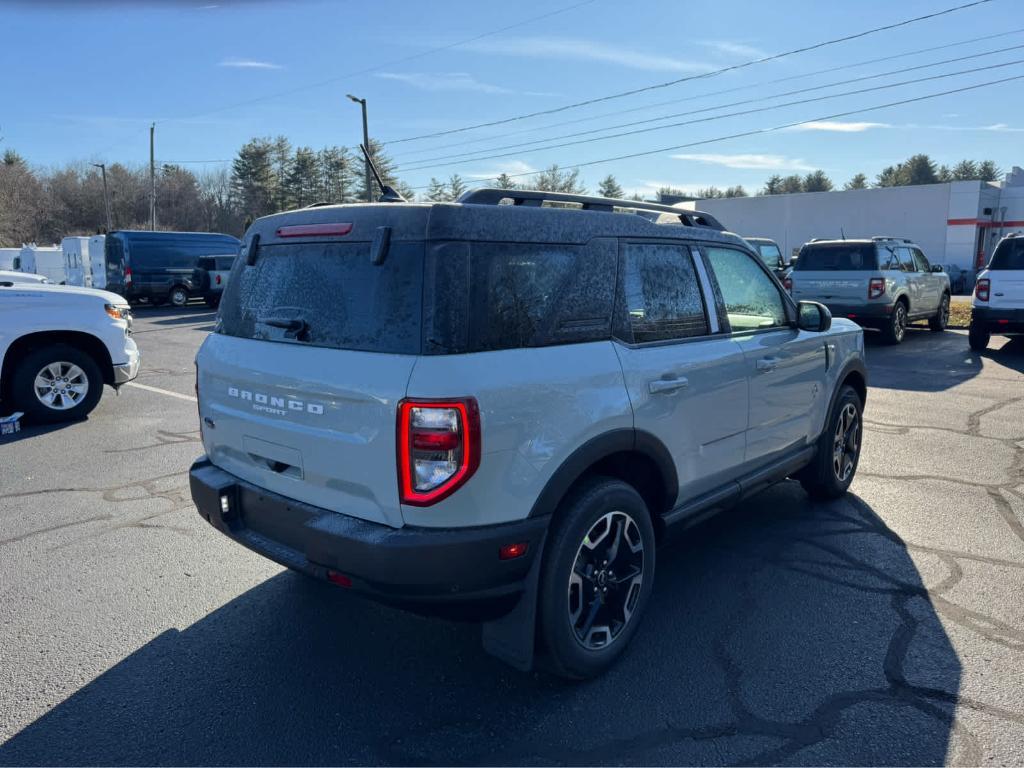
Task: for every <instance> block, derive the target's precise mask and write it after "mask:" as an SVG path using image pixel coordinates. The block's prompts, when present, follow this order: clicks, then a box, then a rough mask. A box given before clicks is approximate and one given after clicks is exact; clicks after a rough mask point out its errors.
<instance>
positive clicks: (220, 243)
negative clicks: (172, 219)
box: [104, 230, 238, 307]
mask: <svg viewBox="0 0 1024 768" xmlns="http://www.w3.org/2000/svg"><path fill="white" fill-rule="evenodd" d="M104 247H105V248H106V255H107V290H109V291H112V292H114V293H118V294H120V295H122V296H124V297H125V298H126V299H128V301H129V302H135V301H139V300H145V301H148V302H149V303H151V304H155V305H159V304H165V303H167V302H170V303H171V304H172V305H174V306H176V307H183V306H185V305H186V304H187V303H188V300H189V299H190V298H192V297H195V296H204V295H205V290H206V286H205V284H204V282H205V276H206V274H205V272H203V271H201V270H200V269H199V259H200V258H201V257H203V256H234V255H236V254H237V253H238V238H236V237H231V235H221V234H216V233H208V232H149V231H142V232H136V231H129V230H120V231H117V232H111V233H109V234H108V235H107V237H106V241H105V243H104Z"/></svg>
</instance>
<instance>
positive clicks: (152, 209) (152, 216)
mask: <svg viewBox="0 0 1024 768" xmlns="http://www.w3.org/2000/svg"><path fill="white" fill-rule="evenodd" d="M154 131H156V123H150V126H149V228H150V230H153V231H156V161H155V160H154V159H153V158H154V155H153V132H154Z"/></svg>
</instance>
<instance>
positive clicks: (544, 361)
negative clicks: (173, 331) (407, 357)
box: [402, 341, 633, 527]
mask: <svg viewBox="0 0 1024 768" xmlns="http://www.w3.org/2000/svg"><path fill="white" fill-rule="evenodd" d="M464 396H471V397H475V398H476V399H477V402H478V403H479V405H480V421H481V441H482V456H481V460H480V467H479V469H478V470H477V471H476V474H474V475H473V477H472V478H470V480H469V481H468V482H467V483H466V485H465V486H463V487H462V488H460V489H459V490H458V491H456V492H455V493H454V494H452V495H451V496H449V497H448V498H447V499H444V500H443V501H441V502H439V503H437V504H435V505H433V506H430V507H412V506H403V507H402V516H403V518H404V520H405V522H406V523H407V524H410V525H419V526H438V527H444V526H473V525H491V524H495V523H502V522H509V521H513V520H521V519H523V518H525V517H527V516H528V515H529V513H530V509H531V507H532V506H533V503H534V501H535V500H536V499H537V497H538V496H539V495H540V493H541V490H542V489H543V488H544V485H545V484H546V483H547V481H548V480H549V479H550V478H551V476H552V475H553V474H554V473H555V471H556V470H557V469H558V468H559V467H560V466H561V464H562V463H563V462H564V461H565V460H566V459H567V458H568V457H569V455H570V454H571V453H572V452H573V451H574V450H576V448H578V447H579V446H580V445H582V444H583V443H585V442H586V441H587V440H589V439H591V438H593V437H596V436H598V435H600V434H603V433H605V432H608V431H611V430H614V429H623V428H625V429H631V428H632V427H633V412H632V409H631V407H630V404H629V398H628V396H627V393H626V388H625V384H624V383H623V378H622V369H621V367H620V364H619V361H618V357H617V356H616V355H615V351H614V349H613V347H612V342H610V341H599V342H592V343H586V344H569V345H561V346H552V347H542V348H535V349H513V350H502V351H496V352H477V353H473V354H466V355H437V356H425V357H421V358H419V360H418V361H417V363H416V367H415V369H414V370H413V373H412V376H411V378H410V381H409V388H408V397H419V398H429V397H464Z"/></svg>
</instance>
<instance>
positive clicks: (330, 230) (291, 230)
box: [277, 223, 352, 237]
mask: <svg viewBox="0 0 1024 768" xmlns="http://www.w3.org/2000/svg"><path fill="white" fill-rule="evenodd" d="M351 231H352V224H350V223H345V224H294V225H292V226H290V227H278V229H277V236H278V237H315V236H317V235H320V236H324V235H327V236H330V235H333V236H338V235H347V234H348V233H349V232H351Z"/></svg>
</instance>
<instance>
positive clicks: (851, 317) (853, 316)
mask: <svg viewBox="0 0 1024 768" xmlns="http://www.w3.org/2000/svg"><path fill="white" fill-rule="evenodd" d="M847 317H848V318H850V319H851V320H852V319H853V318H855V317H856V315H847Z"/></svg>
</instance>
